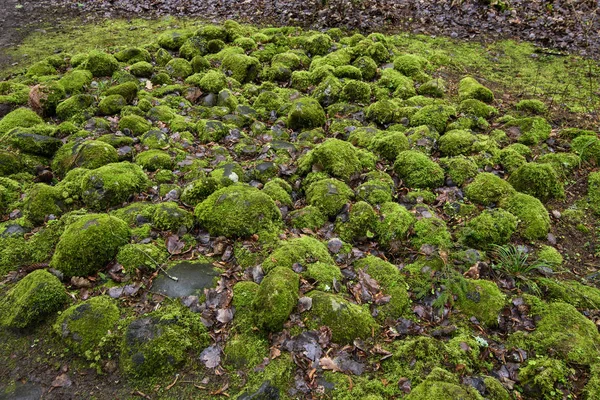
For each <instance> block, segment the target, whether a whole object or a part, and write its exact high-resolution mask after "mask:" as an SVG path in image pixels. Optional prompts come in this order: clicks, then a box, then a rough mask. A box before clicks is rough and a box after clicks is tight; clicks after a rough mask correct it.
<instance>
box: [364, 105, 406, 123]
mask: <svg viewBox="0 0 600 400" xmlns="http://www.w3.org/2000/svg"><path fill="white" fill-rule="evenodd" d="M398 108H399V107H398V106H397V105H396V104H395V103H393V102H392V101H391V100H387V99H384V100H379V101H376V102H374V103H372V104H371V105H370V106H369V107H367V110H366V111H367V112H366V114H367V119H369V120H370V121H373V122H376V123H378V124H379V125H389V124H392V123H394V122H399V119H400V118H399V115H398Z"/></svg>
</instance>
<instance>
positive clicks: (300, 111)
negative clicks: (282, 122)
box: [287, 97, 325, 130]
mask: <svg viewBox="0 0 600 400" xmlns="http://www.w3.org/2000/svg"><path fill="white" fill-rule="evenodd" d="M324 124H325V111H324V110H323V107H321V105H320V104H319V102H318V101H317V100H315V99H312V98H310V97H304V98H301V99H298V100H296V101H294V102H293V103H292V105H291V107H290V111H289V113H288V120H287V125H288V127H289V128H292V129H295V130H302V129H313V128H318V127H320V126H323V125H324Z"/></svg>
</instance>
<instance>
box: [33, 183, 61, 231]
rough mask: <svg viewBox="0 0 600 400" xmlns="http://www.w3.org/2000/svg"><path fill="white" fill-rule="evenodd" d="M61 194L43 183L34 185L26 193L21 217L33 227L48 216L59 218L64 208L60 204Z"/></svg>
mask: <svg viewBox="0 0 600 400" xmlns="http://www.w3.org/2000/svg"><path fill="white" fill-rule="evenodd" d="M61 200H62V199H61V193H60V191H59V190H58V189H57V188H56V187H54V186H49V185H46V184H45V183H37V184H35V185H34V186H33V187H32V188H31V189H30V190H29V191H28V193H27V196H26V197H25V202H24V204H23V215H24V216H25V218H27V219H28V220H29V221H31V222H32V223H33V224H35V225H40V224H42V223H43V222H44V220H45V219H46V217H47V216H48V215H51V214H52V215H54V216H59V215H61V214H62V212H63V209H62V208H61V206H63V207H64V205H63V203H62V202H61Z"/></svg>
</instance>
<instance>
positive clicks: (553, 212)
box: [552, 210, 561, 219]
mask: <svg viewBox="0 0 600 400" xmlns="http://www.w3.org/2000/svg"><path fill="white" fill-rule="evenodd" d="M552 216H553V217H554V218H556V219H559V218H560V216H561V214H560V211H558V210H552Z"/></svg>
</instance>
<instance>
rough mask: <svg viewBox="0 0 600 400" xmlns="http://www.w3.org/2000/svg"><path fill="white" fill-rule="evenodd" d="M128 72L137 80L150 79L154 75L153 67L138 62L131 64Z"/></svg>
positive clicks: (144, 62)
mask: <svg viewBox="0 0 600 400" xmlns="http://www.w3.org/2000/svg"><path fill="white" fill-rule="evenodd" d="M129 72H131V73H132V74H133V75H134V76H136V77H138V78H150V77H151V76H152V74H153V73H154V67H153V66H152V64H150V63H149V62H146V61H140V62H137V63H135V64H133V65H132V66H131V67H130V68H129Z"/></svg>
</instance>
